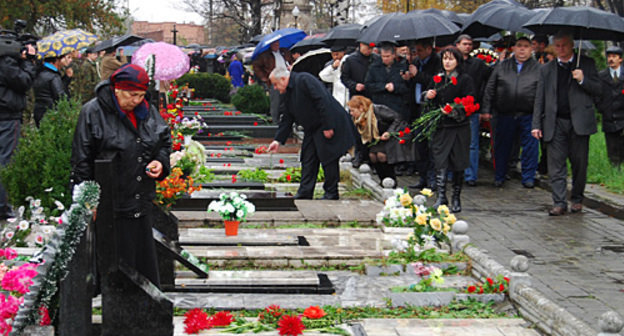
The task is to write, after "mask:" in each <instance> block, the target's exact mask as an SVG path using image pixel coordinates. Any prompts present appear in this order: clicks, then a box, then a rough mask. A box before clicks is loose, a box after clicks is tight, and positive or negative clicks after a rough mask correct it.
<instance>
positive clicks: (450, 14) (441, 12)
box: [410, 8, 464, 27]
mask: <svg viewBox="0 0 624 336" xmlns="http://www.w3.org/2000/svg"><path fill="white" fill-rule="evenodd" d="M410 13H430V14H436V15H440V16H442V17H444V18H447V19H449V20H450V21H451V22H453V23H454V24H456V25H458V26H460V27H461V26H463V25H464V19H463V18H461V17H459V15H457V13H455V12H452V11H450V10H445V9H437V8H429V9H417V10H413V11H411V12H410Z"/></svg>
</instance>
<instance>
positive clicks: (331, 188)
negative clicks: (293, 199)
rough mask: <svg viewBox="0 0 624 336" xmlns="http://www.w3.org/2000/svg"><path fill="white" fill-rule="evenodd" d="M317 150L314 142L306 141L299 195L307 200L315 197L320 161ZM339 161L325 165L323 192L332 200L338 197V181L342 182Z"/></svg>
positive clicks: (302, 155) (303, 149)
mask: <svg viewBox="0 0 624 336" xmlns="http://www.w3.org/2000/svg"><path fill="white" fill-rule="evenodd" d="M317 150H318V149H317V148H316V146H315V145H314V141H305V140H304V142H303V145H302V147H301V183H300V184H299V190H298V191H297V194H299V195H300V196H302V197H305V198H310V199H311V198H313V197H314V187H315V185H316V177H317V175H318V172H319V165H320V164H321V160H320V159H319V156H318V153H317ZM338 159H339V158H336V159H335V160H333V161H330V162H325V163H323V170H324V172H325V182H324V183H323V190H325V196H327V197H330V198H336V197H338V181H339V180H340V169H339V168H338Z"/></svg>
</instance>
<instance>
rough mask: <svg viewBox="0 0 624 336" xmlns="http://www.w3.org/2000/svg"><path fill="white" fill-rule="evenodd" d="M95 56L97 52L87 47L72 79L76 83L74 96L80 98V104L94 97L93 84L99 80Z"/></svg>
mask: <svg viewBox="0 0 624 336" xmlns="http://www.w3.org/2000/svg"><path fill="white" fill-rule="evenodd" d="M97 56H98V55H97V53H96V52H95V51H93V49H92V48H88V49H87V50H86V51H85V58H84V60H83V62H82V64H80V68H79V69H78V74H77V75H76V76H75V78H74V81H73V82H75V83H76V85H75V88H76V91H74V92H73V93H74V96H75V97H77V98H78V99H80V102H81V103H82V104H85V103H86V102H88V101H89V100H91V99H92V98H93V97H95V86H96V85H97V84H98V83H99V82H100V76H99V75H98V71H97V65H96V60H97Z"/></svg>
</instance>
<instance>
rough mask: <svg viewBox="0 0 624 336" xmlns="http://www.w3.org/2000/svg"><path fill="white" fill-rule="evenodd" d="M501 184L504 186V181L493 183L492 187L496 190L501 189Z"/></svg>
mask: <svg viewBox="0 0 624 336" xmlns="http://www.w3.org/2000/svg"><path fill="white" fill-rule="evenodd" d="M503 184H505V181H494V187H496V188H502V187H503Z"/></svg>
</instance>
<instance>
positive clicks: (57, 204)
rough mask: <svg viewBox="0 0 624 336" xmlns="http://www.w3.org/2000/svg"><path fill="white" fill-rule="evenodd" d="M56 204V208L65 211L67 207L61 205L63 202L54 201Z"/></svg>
mask: <svg viewBox="0 0 624 336" xmlns="http://www.w3.org/2000/svg"><path fill="white" fill-rule="evenodd" d="M54 204H55V205H56V208H57V209H58V210H61V211H63V210H65V206H64V205H63V203H61V202H59V201H57V200H55V201H54Z"/></svg>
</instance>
